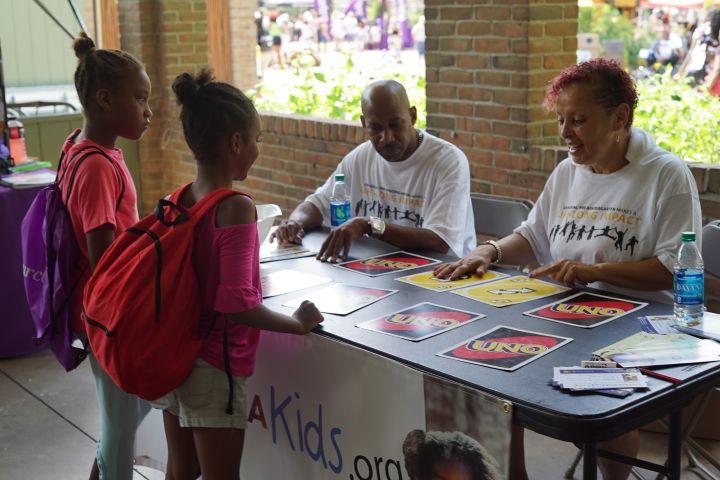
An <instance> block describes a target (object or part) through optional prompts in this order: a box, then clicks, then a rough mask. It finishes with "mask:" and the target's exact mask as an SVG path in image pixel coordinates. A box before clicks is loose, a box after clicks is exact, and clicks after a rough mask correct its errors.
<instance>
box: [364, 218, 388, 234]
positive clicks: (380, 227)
mask: <svg viewBox="0 0 720 480" xmlns="http://www.w3.org/2000/svg"><path fill="white" fill-rule="evenodd" d="M368 223H369V224H370V236H372V237H375V238H380V237H382V235H383V233H385V221H384V220H383V219H382V218H378V217H370V218H369V219H368Z"/></svg>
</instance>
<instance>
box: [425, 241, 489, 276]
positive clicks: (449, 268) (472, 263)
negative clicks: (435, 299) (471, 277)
mask: <svg viewBox="0 0 720 480" xmlns="http://www.w3.org/2000/svg"><path fill="white" fill-rule="evenodd" d="M494 255H495V249H494V248H493V247H492V246H489V245H481V246H479V247H478V248H476V249H475V250H473V251H472V252H470V253H469V254H468V255H467V256H465V257H463V258H461V259H460V260H458V261H457V262H452V263H442V264H440V265H437V266H435V268H433V275H434V276H435V277H436V278H449V279H450V280H457V279H458V278H460V277H462V276H463V275H468V274H473V273H475V274H477V275H478V276H480V277H482V276H483V274H484V273H485V272H487V271H488V270H490V265H491V264H492V261H493V256H494Z"/></svg>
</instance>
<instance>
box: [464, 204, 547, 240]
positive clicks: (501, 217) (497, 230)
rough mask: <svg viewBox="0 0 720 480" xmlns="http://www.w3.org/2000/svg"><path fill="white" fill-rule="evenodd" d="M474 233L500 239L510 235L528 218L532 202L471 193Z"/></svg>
mask: <svg viewBox="0 0 720 480" xmlns="http://www.w3.org/2000/svg"><path fill="white" fill-rule="evenodd" d="M470 199H471V200H472V207H473V214H474V216H475V233H477V234H480V235H484V236H492V237H496V238H502V237H504V236H506V235H510V234H511V233H512V231H513V230H514V229H515V228H516V227H518V226H519V225H520V224H521V223H522V222H523V221H524V220H525V219H526V218H527V216H528V214H529V213H530V210H532V207H533V202H531V201H530V200H523V199H520V198H513V197H504V196H500V195H489V194H485V193H471V194H470Z"/></svg>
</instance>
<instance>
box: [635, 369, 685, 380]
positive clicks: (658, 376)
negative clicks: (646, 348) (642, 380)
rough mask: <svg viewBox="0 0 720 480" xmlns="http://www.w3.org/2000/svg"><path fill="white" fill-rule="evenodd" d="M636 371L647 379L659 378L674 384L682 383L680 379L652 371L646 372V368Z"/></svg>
mask: <svg viewBox="0 0 720 480" xmlns="http://www.w3.org/2000/svg"><path fill="white" fill-rule="evenodd" d="M638 370H640V371H641V372H642V373H644V374H645V375H647V376H648V377H655V378H659V379H660V380H665V381H666V382H670V383H675V384H677V383H682V379H680V378H675V377H671V376H668V375H663V374H662V373H658V372H656V371H654V370H648V369H647V368H638Z"/></svg>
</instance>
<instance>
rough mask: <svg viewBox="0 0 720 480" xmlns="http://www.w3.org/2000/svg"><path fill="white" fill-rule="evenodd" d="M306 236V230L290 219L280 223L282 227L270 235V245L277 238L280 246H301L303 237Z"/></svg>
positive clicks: (279, 226)
mask: <svg viewBox="0 0 720 480" xmlns="http://www.w3.org/2000/svg"><path fill="white" fill-rule="evenodd" d="M303 235H305V230H303V228H302V226H301V225H300V224H299V223H298V222H296V221H295V220H292V219H288V220H283V221H282V222H280V225H278V227H277V228H276V229H275V231H274V232H273V233H272V235H270V243H272V241H273V240H275V239H276V238H277V241H278V243H279V244H280V245H287V244H290V243H295V244H297V245H300V244H301V243H302V237H303Z"/></svg>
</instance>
